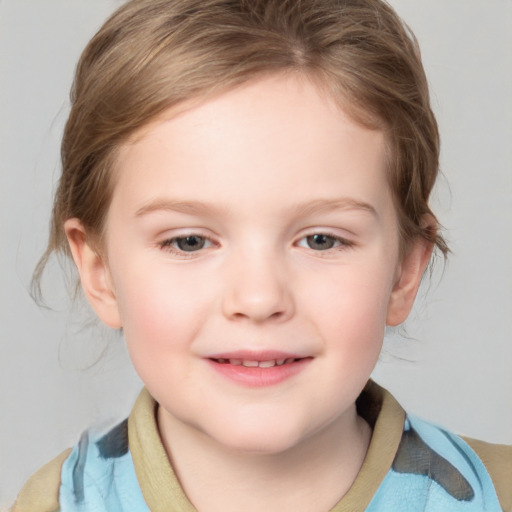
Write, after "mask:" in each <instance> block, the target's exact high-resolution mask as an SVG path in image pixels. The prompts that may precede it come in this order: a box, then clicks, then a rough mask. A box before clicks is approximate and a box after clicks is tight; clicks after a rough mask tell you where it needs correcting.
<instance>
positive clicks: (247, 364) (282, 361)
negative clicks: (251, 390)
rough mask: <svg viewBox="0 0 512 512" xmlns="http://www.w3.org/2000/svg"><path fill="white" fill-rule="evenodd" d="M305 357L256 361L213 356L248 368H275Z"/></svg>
mask: <svg viewBox="0 0 512 512" xmlns="http://www.w3.org/2000/svg"><path fill="white" fill-rule="evenodd" d="M301 359H303V358H295V357H289V358H287V359H269V360H267V361H256V360H250V359H224V358H218V359H215V358H213V359H212V361H214V362H216V363H218V364H230V365H233V366H245V367H246V368H256V367H259V368H273V367H274V366H283V365H286V364H291V363H295V362H296V361H300V360H301Z"/></svg>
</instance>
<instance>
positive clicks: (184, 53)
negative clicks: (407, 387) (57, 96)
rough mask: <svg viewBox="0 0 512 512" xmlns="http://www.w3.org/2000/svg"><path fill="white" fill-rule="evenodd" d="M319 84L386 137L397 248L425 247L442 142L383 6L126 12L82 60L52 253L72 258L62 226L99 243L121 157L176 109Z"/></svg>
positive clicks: (144, 6)
mask: <svg viewBox="0 0 512 512" xmlns="http://www.w3.org/2000/svg"><path fill="white" fill-rule="evenodd" d="M290 71H293V72H301V73H304V74H306V75H308V76H310V77H312V78H314V79H315V80H316V81H317V82H318V83H320V84H322V85H323V86H324V87H325V89H326V91H328V92H329V93H330V94H332V95H333V96H334V97H335V98H336V99H337V100H338V101H341V102H342V104H343V106H344V108H345V109H347V108H348V110H349V112H350V113H351V114H352V115H353V116H354V118H355V119H357V120H358V121H360V122H362V123H364V124H366V125H368V126H373V127H379V128H381V129H384V130H385V132H386V134H387V141H388V145H389V151H388V153H389V163H388V167H389V182H390V186H391V190H392V193H393V196H394V201H395V206H396V209H397V212H398V218H399V223H400V232H401V241H402V247H403V248H404V247H406V246H407V242H409V241H410V240H411V239H413V238H415V237H417V236H421V237H423V238H424V239H426V240H427V241H429V242H432V243H434V244H435V245H436V246H437V247H438V249H440V251H441V252H442V253H443V254H444V255H446V254H447V252H448V248H447V246H446V244H445V242H444V240H443V238H442V236H441V235H440V233H439V230H438V229H437V227H435V226H434V227H432V226H429V227H425V226H424V225H423V223H422V219H424V216H425V214H431V215H432V212H431V211H430V208H429V205H428V199H429V195H430V193H431V190H432V187H433V185H434V182H435V180H436V176H437V173H438V158H439V135H438V129H437V123H436V120H435V118H434V115H433V113H432V110H431V108H430V101H429V92H428V86H427V81H426V77H425V73H424V70H423V66H422V63H421V59H420V53H419V49H418V45H417V42H416V39H415V37H414V35H413V34H412V33H411V32H410V31H409V29H408V28H407V27H406V26H405V25H404V24H403V22H402V21H401V20H400V19H399V17H398V16H397V15H396V13H395V12H394V11H393V9H392V8H391V7H390V6H389V5H388V4H387V3H385V2H384V1H381V0H131V1H129V2H128V3H126V4H125V5H123V6H122V7H121V8H120V9H118V10H117V11H116V12H115V13H114V14H113V15H112V16H111V17H110V18H109V19H108V20H107V21H106V23H105V24H104V25H103V27H102V28H101V29H100V30H99V32H98V33H97V34H96V35H95V36H94V37H93V39H92V40H91V41H90V42H89V44H88V46H87V47H86V48H85V50H84V52H83V54H82V56H81V58H80V60H79V63H78V67H77V70H76V76H75V80H74V84H73V88H72V91H71V112H70V115H69V118H68V121H67V124H66V128H65V131H64V137H63V141H62V150H61V157H62V176H61V178H60V182H59V186H58V189H57V192H56V195H55V201H54V208H53V215H52V224H51V233H50V240H49V244H48V248H47V251H46V253H45V254H44V255H43V257H42V259H41V261H40V263H39V265H38V268H37V269H36V273H35V281H36V282H37V283H39V280H40V277H41V274H42V271H43V269H44V266H45V264H46V262H47V260H48V258H49V256H50V255H51V254H52V252H54V251H55V252H60V253H64V254H67V255H69V248H68V245H67V240H66V237H65V233H64V229H63V224H64V222H65V221H66V220H67V219H69V218H72V217H77V218H79V219H80V220H81V221H82V223H83V224H84V226H85V228H86V229H87V231H88V234H90V235H91V236H97V237H99V239H100V240H101V234H102V231H103V227H104V226H103V223H104V220H105V217H106V213H107V210H108V207H109V204H110V199H111V196H112V190H113V186H114V183H113V182H114V179H113V178H112V176H113V175H114V173H113V169H114V166H115V162H116V156H117V151H118V149H119V147H120V145H122V144H123V142H125V141H126V140H127V139H128V138H129V137H130V136H131V135H133V134H134V133H135V132H136V131H137V130H138V129H139V128H141V127H142V126H144V125H145V124H147V123H148V122H149V121H150V120H152V119H153V118H155V116H157V115H158V114H160V113H162V112H163V111H164V110H166V109H168V108H170V107H172V106H175V105H178V104H179V103H180V102H183V101H185V100H190V99H193V98H197V97H202V96H205V95H208V94H213V93H215V92H217V91H222V90H226V89H229V88H230V87H234V86H236V85H238V84H241V83H243V82H246V81H248V80H251V79H254V78H256V77H258V76H261V75H263V74H271V73H276V72H290Z"/></svg>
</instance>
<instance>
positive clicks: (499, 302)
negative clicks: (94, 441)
mask: <svg viewBox="0 0 512 512" xmlns="http://www.w3.org/2000/svg"><path fill="white" fill-rule="evenodd" d="M391 3H392V5H393V6H395V7H396V9H397V10H398V12H399V13H400V14H401V15H402V16H403V17H404V18H405V19H406V20H407V21H408V23H409V24H410V26H411V27H412V28H413V30H414V31H415V32H416V35H417V36H418V38H419V40H420V43H421V47H422V51H423V56H424V62H425V66H426V68H427V73H428V75H429V79H430V82H431V88H432V97H433V105H434V108H435V111H436V112H437V115H438V120H439V123H440V128H441V133H442V141H443V146H442V168H443V171H444V173H445V176H446V177H445V178H443V179H441V180H440V182H439V186H438V188H437V192H436V197H435V198H434V206H435V209H436V211H437V213H438V215H439V217H440V220H441V222H442V223H443V224H444V225H445V227H446V228H447V236H448V239H449V242H450V244H451V247H452V250H453V254H452V255H451V257H450V261H449V264H448V265H447V267H446V268H445V269H444V275H443V268H442V264H440V265H438V267H437V272H436V273H435V275H434V277H433V279H432V280H430V281H429V282H428V285H427V286H425V288H426V289H425V290H424V292H425V293H424V294H423V295H424V296H423V297H420V298H419V300H418V302H417V306H416V309H415V310H414V312H413V314H412V316H411V318H410V320H409V321H408V322H407V326H406V327H407V336H406V337H403V336H402V337H401V336H400V335H399V333H397V332H391V333H389V340H388V341H387V343H386V348H385V351H384V353H383V355H382V361H381V362H380V363H379V365H378V368H377V369H376V371H375V374H374V376H375V378H376V379H377V380H378V381H379V382H381V383H382V384H384V385H385V386H387V387H388V388H389V389H390V390H391V391H392V392H393V393H394V394H395V396H396V397H397V398H398V399H399V400H400V401H401V403H402V404H403V405H404V406H405V407H406V408H407V409H408V410H409V411H411V412H415V413H418V414H420V415H422V416H423V417H426V418H428V419H431V420H433V421H435V422H438V423H441V424H443V425H445V426H447V427H449V428H451V429H453V430H455V431H457V432H459V433H462V434H466V435H470V436H472V437H478V438H482V439H485V440H488V441H493V442H501V443H512V405H511V396H512V372H511V371H510V368H511V363H512V339H511V331H512V329H511V327H512V320H511V319H512V268H511V267H512V263H511V262H512V242H511V238H512V237H511V234H512V207H511V199H512V172H511V171H512V93H511V91H512V37H511V34H512V31H511V27H512V1H510V0H428V1H427V0H423V1H411V0H409V1H407V0H393V1H392V2H391ZM116 5H119V2H118V1H115V0H74V1H71V0H45V1H44V2H42V1H41V0H0V116H1V122H0V158H1V167H0V240H1V246H0V247H1V248H0V404H1V410H2V418H1V419H0V507H1V505H4V506H5V505H6V504H7V503H9V502H11V501H12V500H13V498H14V496H15V494H16V492H17V491H18V490H19V488H20V486H21V485H22V483H23V481H24V480H25V479H26V478H27V477H28V476H29V475H30V474H31V473H33V472H34V471H35V470H36V469H37V468H38V467H40V466H41V465H42V464H44V463H45V462H47V461H48V460H50V459H51V458H52V457H53V456H55V455H56V454H57V453H59V452H60V451H61V450H63V449H64V448H66V447H68V446H69V445H71V444H72V443H74V442H76V440H77V439H78V436H79V434H80V432H81V431H82V429H84V428H85V427H86V426H88V425H91V424H94V423H96V424H97V423H101V422H105V421H106V422H112V421H117V420H119V419H120V418H122V417H124V416H125V415H126V414H127V413H128V411H129V409H130V406H131V404H132V402H133V400H134V399H135V397H136V394H137V391H138V389H139V388H140V386H141V384H140V382H139V380H138V378H137V377H136V376H135V375H134V373H133V370H132V369H131V367H130V363H129V361H128V358H127V356H126V353H125V351H124V347H123V343H122V340H121V339H120V338H119V337H118V336H117V335H115V334H114V335H113V334H112V333H110V334H109V333H106V331H105V330H103V329H102V328H101V327H98V326H94V325H93V326H92V327H84V325H85V321H84V319H83V318H84V315H87V311H86V310H87V308H85V307H83V305H82V306H80V305H78V306H76V307H75V308H73V310H71V309H70V308H69V306H68V303H69V299H68V296H67V292H66V289H65V286H64V285H65V283H64V282H63V280H62V278H61V272H60V270H59V268H58V265H54V266H52V268H51V269H50V272H49V274H48V276H47V279H46V283H47V284H49V285H50V286H49V288H48V295H49V297H48V302H49V304H50V305H51V306H52V308H53V310H46V309H42V308H39V307H37V306H36V305H35V304H34V303H33V302H32V300H31V299H30V297H29V294H28V287H29V283H30V278H31V272H32V270H33V267H34V265H35V263H36V261H37V259H38V257H39V255H40V254H41V252H42V251H43V249H44V246H45V242H46V235H47V226H48V219H49V211H50V200H51V192H52V190H53V188H54V184H55V181H56V178H57V176H58V170H59V162H58V158H59V155H58V151H59V150H58V146H59V138H60V134H61V131H62V126H63V123H64V121H65V118H66V113H67V111H68V101H67V97H68V90H69V86H70V81H71V77H72V72H73V69H74V65H75V63H76V60H77V58H78V55H79V52H80V50H81V49H82V47H83V46H84V45H85V43H86V41H87V40H88V39H89V37H90V36H91V35H92V34H93V32H94V31H95V30H96V29H97V28H98V27H99V24H100V23H101V22H102V21H103V20H104V18H105V17H106V16H107V15H108V14H109V13H110V12H111V11H112V10H113V8H114V7H115V6H116ZM104 349H105V350H106V352H105V354H104V355H103V357H102V359H101V361H100V363H99V364H97V365H96V366H93V367H92V368H89V369H87V367H89V366H90V365H91V364H92V363H93V362H94V359H95V358H96V357H97V356H98V355H99V354H100V353H101V352H102V351H103V350H104Z"/></svg>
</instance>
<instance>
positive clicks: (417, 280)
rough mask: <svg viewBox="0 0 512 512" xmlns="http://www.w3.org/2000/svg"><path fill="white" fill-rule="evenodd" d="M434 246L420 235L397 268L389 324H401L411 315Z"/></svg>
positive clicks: (389, 309) (388, 315)
mask: <svg viewBox="0 0 512 512" xmlns="http://www.w3.org/2000/svg"><path fill="white" fill-rule="evenodd" d="M433 248H434V244H432V243H431V242H428V241H427V240H425V239H424V238H422V237H420V236H418V237H417V238H416V239H415V240H414V241H413V242H412V243H411V245H410V246H409V248H408V251H407V253H406V254H405V256H404V258H403V260H402V261H401V262H400V264H399V266H398V269H397V275H396V278H395V284H394V286H393V290H392V292H391V298H390V301H389V305H388V313H387V317H386V324H387V325H389V326H395V325H399V324H401V323H402V322H405V320H406V319H407V317H408V316H409V313H410V312H411V309H412V306H413V304H414V299H415V298H416V294H417V293H418V288H419V287H420V284H421V279H422V277H423V273H424V272H425V269H426V268H427V265H428V262H429V261H430V256H431V255H432V250H433Z"/></svg>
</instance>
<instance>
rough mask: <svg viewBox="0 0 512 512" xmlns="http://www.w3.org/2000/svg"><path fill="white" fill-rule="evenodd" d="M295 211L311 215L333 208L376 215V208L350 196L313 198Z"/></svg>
mask: <svg viewBox="0 0 512 512" xmlns="http://www.w3.org/2000/svg"><path fill="white" fill-rule="evenodd" d="M296 209H297V213H299V214H302V215H311V214H313V213H323V212H329V211H333V210H362V211H365V212H368V213H370V214H372V216H374V217H378V216H379V215H378V213H377V210H376V209H375V208H374V207H373V206H372V205H371V204H370V203H367V202H365V201H359V200H357V199H353V198H351V197H340V198H335V199H315V200H313V201H308V202H306V203H304V204H300V205H298V206H297V208H296Z"/></svg>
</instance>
